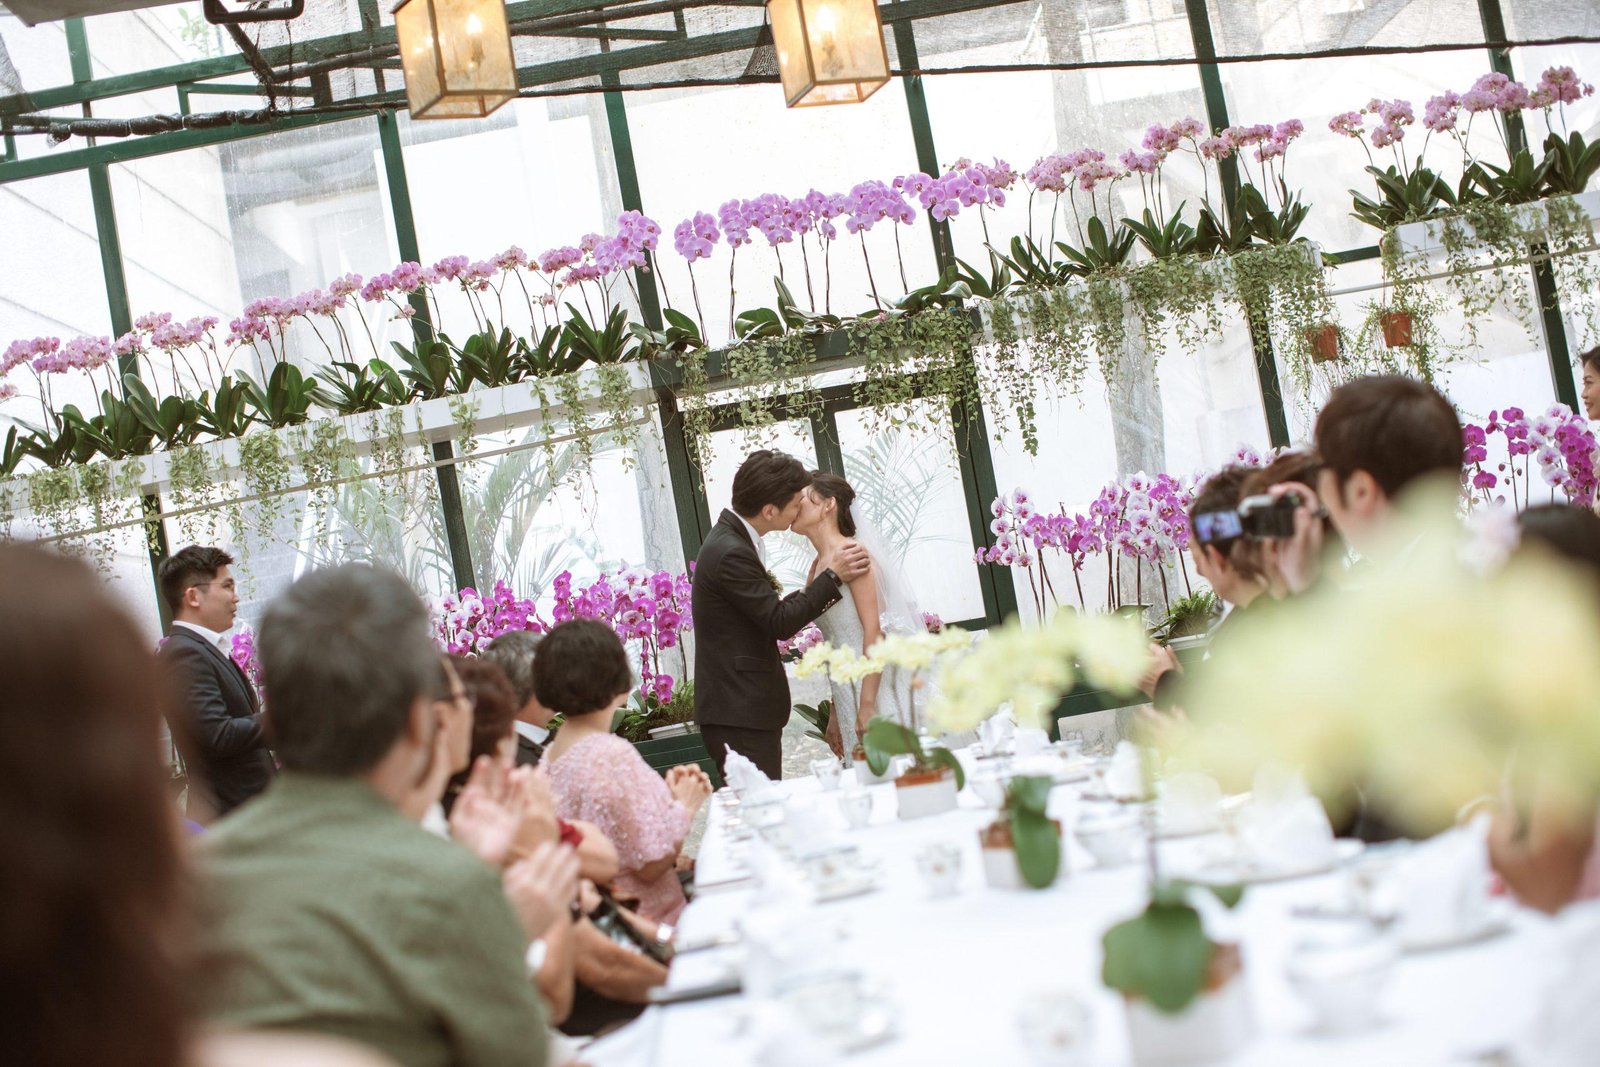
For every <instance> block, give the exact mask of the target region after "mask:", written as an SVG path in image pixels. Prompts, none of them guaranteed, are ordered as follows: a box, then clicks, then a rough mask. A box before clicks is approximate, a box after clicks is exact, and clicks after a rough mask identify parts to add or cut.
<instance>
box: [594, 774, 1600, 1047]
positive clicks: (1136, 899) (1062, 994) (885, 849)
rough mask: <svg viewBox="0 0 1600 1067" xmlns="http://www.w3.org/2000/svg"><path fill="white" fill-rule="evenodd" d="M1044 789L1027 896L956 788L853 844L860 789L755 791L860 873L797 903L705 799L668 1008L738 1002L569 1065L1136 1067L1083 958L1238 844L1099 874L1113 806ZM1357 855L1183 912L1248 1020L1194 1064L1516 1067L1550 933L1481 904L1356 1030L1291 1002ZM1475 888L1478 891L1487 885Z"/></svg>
mask: <svg viewBox="0 0 1600 1067" xmlns="http://www.w3.org/2000/svg"><path fill="white" fill-rule="evenodd" d="M959 755H960V758H961V760H962V763H963V765H964V766H966V767H968V768H976V767H977V766H978V765H979V763H980V761H981V760H982V759H983V756H982V753H980V752H979V751H978V750H977V747H976V746H974V747H973V748H971V749H968V750H964V751H962V752H960V753H959ZM1061 777H1062V778H1064V779H1066V780H1061V781H1059V782H1058V784H1056V785H1054V786H1053V788H1052V789H1051V791H1050V794H1049V804H1048V812H1049V815H1050V816H1051V817H1052V818H1055V819H1057V820H1059V821H1060V822H1061V824H1062V826H1063V827H1064V829H1065V832H1064V833H1063V849H1062V860H1061V868H1060V873H1059V875H1058V877H1057V879H1056V880H1055V882H1054V884H1052V885H1050V886H1048V887H1047V888H1043V889H1031V888H993V887H991V886H990V885H989V884H988V883H987V881H986V878H985V873H984V869H983V862H982V856H981V852H980V838H979V833H980V831H981V830H982V828H983V827H985V826H986V825H987V824H989V823H990V822H992V821H993V820H994V819H995V817H996V811H995V809H994V808H993V807H991V806H990V803H989V802H986V801H985V799H983V798H981V797H980V796H979V794H978V791H977V790H975V789H974V788H972V785H971V783H969V785H968V787H967V788H964V789H962V790H961V791H960V792H959V794H958V796H957V803H956V806H955V807H954V809H953V810H948V811H945V812H943V813H940V814H935V815H929V816H926V817H922V818H916V819H902V818H901V817H900V815H899V810H898V808H899V805H898V802H897V797H896V786H895V785H893V784H892V783H885V784H879V785H872V786H867V787H865V791H866V793H867V795H868V796H869V797H870V817H869V818H868V819H867V820H866V824H865V825H863V826H860V827H858V828H850V827H849V826H848V824H847V820H846V818H845V815H844V812H843V809H842V807H841V801H840V798H841V797H842V796H844V795H845V794H846V793H847V792H850V791H852V790H855V789H859V788H861V787H859V786H857V785H856V784H855V779H854V776H853V773H852V772H851V771H850V770H849V769H846V771H845V772H844V782H843V785H842V786H840V787H837V788H832V789H829V788H824V785H823V783H822V782H821V781H819V779H818V778H816V777H804V778H796V779H789V780H784V781H781V782H776V783H772V784H771V785H770V787H768V788H769V789H770V790H771V796H772V797H773V798H774V799H776V800H779V801H781V803H782V806H783V807H784V808H785V809H786V810H787V811H789V812H790V813H791V822H794V823H797V824H800V825H803V826H805V827H806V828H807V832H808V836H809V838H810V840H809V842H807V843H806V845H807V846H808V847H809V849H810V851H811V852H813V853H815V852H817V851H821V852H823V853H827V852H829V850H834V851H835V853H836V854H841V855H846V856H848V857H851V858H852V861H853V862H859V863H860V864H861V865H862V867H863V868H864V870H865V871H866V872H867V876H866V877H863V878H862V879H861V880H860V884H858V885H853V886H850V887H849V889H850V891H849V892H846V893H842V894H836V893H821V892H818V891H817V890H816V889H815V888H814V887H812V886H810V885H809V884H808V880H807V877H806V875H805V873H804V871H803V870H802V867H803V862H802V861H803V858H804V856H805V855H806V854H807V847H801V846H800V845H796V844H794V843H793V842H791V843H790V844H791V846H792V847H790V848H785V849H780V848H774V847H772V845H771V844H770V843H769V842H768V840H766V837H767V835H763V834H759V833H753V832H752V830H751V827H750V826H749V825H747V824H746V822H745V820H744V819H743V818H742V817H741V815H740V812H741V811H742V810H747V809H748V808H749V804H748V798H746V801H745V802H744V803H741V802H740V800H739V798H738V797H736V796H734V795H733V794H732V793H731V792H729V791H726V790H724V791H721V792H719V793H718V794H716V795H715V796H714V797H713V798H712V799H711V800H710V801H709V802H708V807H709V812H708V816H707V822H706V828H705V834H704V838H703V840H702V842H701V845H700V849H699V853H698V857H697V860H696V872H695V885H696V890H695V892H694V896H693V900H692V901H691V903H690V904H689V906H688V907H687V909H686V910H685V911H684V913H683V915H682V918H681V921H680V923H679V925H678V932H677V939H678V943H679V945H680V951H679V954H678V955H677V957H676V958H675V960H674V961H673V964H672V966H671V970H670V976H669V980H668V983H667V986H666V989H667V990H668V991H669V992H670V993H671V994H673V995H683V994H685V993H689V994H691V995H692V994H693V993H694V992H695V991H708V990H709V991H715V990H718V989H719V988H722V989H726V988H727V987H729V986H732V985H734V984H736V983H738V982H742V985H743V988H742V990H741V991H738V992H722V993H721V994H720V995H710V996H706V997H704V998H703V999H687V1000H684V1001H682V1002H678V1003H670V1004H662V1005H658V1006H654V1007H651V1008H650V1009H648V1010H647V1011H646V1012H645V1014H644V1015H643V1016H642V1017H640V1019H638V1020H637V1021H636V1022H634V1023H633V1024H632V1025H630V1026H629V1027H627V1028H626V1029H624V1030H623V1031H620V1032H618V1033H616V1034H613V1035H610V1036H608V1037H606V1038H603V1039H601V1040H600V1041H598V1042H596V1043H595V1044H593V1045H591V1046H590V1047H589V1049H587V1050H586V1051H585V1053H584V1055H583V1061H584V1062H585V1063H588V1064H592V1065H594V1067H624V1065H630V1067H631V1065H641V1067H643V1065H650V1067H707V1065H716V1067H757V1065H760V1067H781V1065H782V1064H784V1063H788V1062H794V1063H808V1064H816V1063H847V1064H852V1065H856V1064H859V1065H861V1067H888V1065H906V1067H912V1065H917V1067H931V1065H943V1064H950V1065H958V1064H962V1065H965V1064H971V1065H997V1067H1010V1065H1017V1067H1026V1065H1029V1064H1035V1063H1037V1064H1046V1063H1059V1064H1084V1065H1094V1067H1123V1065H1128V1064H1132V1063H1134V1060H1133V1059H1132V1051H1131V1047H1130V1036H1129V1023H1128V1003H1127V1000H1126V999H1125V997H1124V995H1123V994H1122V993H1121V992H1118V991H1116V990H1112V989H1108V988H1107V987H1106V986H1105V984H1104V983H1103V982H1102V980H1101V967H1102V963H1103V957H1104V951H1103V948H1102V938H1103V936H1104V934H1105V932H1106V930H1107V929H1108V928H1110V927H1111V926H1113V925H1114V924H1116V923H1118V922H1120V921H1122V920H1125V919H1128V918H1130V917H1133V916H1135V915H1137V914H1138V913H1139V912H1141V911H1142V910H1143V909H1144V907H1145V905H1146V903H1147V902H1148V901H1149V899H1150V886H1151V880H1152V872H1153V871H1155V872H1161V873H1162V874H1163V875H1166V876H1176V875H1177V874H1179V873H1181V872H1184V871H1200V872H1205V871H1206V870H1208V869H1214V868H1215V866H1216V864H1217V863H1218V862H1220V861H1219V857H1226V856H1227V855H1229V854H1230V851H1229V850H1230V849H1234V848H1236V844H1235V843H1234V842H1232V841H1230V840H1229V834H1228V833H1227V831H1226V830H1225V829H1216V830H1212V831H1209V832H1201V833H1191V834H1186V835H1181V836H1179V835H1172V836H1163V835H1161V834H1159V833H1157V834H1151V835H1149V837H1148V838H1146V837H1141V839H1140V841H1139V844H1138V847H1137V848H1136V849H1135V850H1134V855H1133V856H1131V857H1130V858H1129V860H1128V862H1124V863H1120V864H1116V865H1112V866H1109V867H1101V866H1099V865H1097V863H1096V862H1095V860H1094V858H1093V857H1092V856H1091V855H1090V853H1089V852H1088V851H1086V850H1085V849H1084V848H1083V847H1082V846H1081V844H1080V843H1079V842H1078V841H1077V840H1076V838H1075V836H1074V834H1073V832H1072V828H1073V827H1074V826H1075V825H1076V824H1077V823H1078V821H1079V820H1080V819H1085V818H1095V817H1101V816H1104V815H1106V814H1108V813H1111V814H1114V813H1116V812H1118V811H1122V810H1130V809H1131V808H1132V806H1131V805H1123V804H1119V802H1117V801H1112V800H1109V799H1108V798H1105V797H1103V796H1097V795H1095V794H1093V793H1090V792H1088V790H1089V789H1090V786H1091V783H1092V782H1094V781H1096V779H1094V778H1091V777H1087V776H1074V775H1071V774H1067V775H1063V776H1061ZM1074 778H1076V780H1073V779H1074ZM992 799H993V798H992V797H991V798H990V801H991V802H992ZM767 806H768V807H770V806H771V804H770V801H769V804H768V805H767ZM794 813H799V814H798V815H796V814H794ZM1144 825H1146V826H1148V825H1150V824H1149V823H1145V824H1144ZM1151 839H1153V853H1152V848H1151V844H1150V840H1151ZM1341 844H1344V843H1341ZM1360 847H1361V846H1359V845H1358V844H1354V843H1351V844H1350V845H1349V847H1348V848H1343V849H1341V851H1340V856H1341V859H1342V862H1335V863H1330V864H1329V865H1328V866H1327V869H1325V870H1322V871H1320V872H1318V873H1311V874H1306V875H1304V876H1301V877H1285V878H1278V879H1261V880H1255V881H1256V882H1257V884H1248V885H1247V886H1246V887H1245V891H1244V894H1243V897H1242V899H1240V900H1239V902H1238V903H1237V905H1236V906H1235V907H1233V908H1232V909H1231V910H1230V909H1228V908H1225V907H1223V906H1221V905H1220V904H1216V905H1215V906H1208V907H1205V908H1204V910H1203V915H1204V916H1205V921H1206V924H1207V934H1208V936H1210V937H1212V938H1213V939H1214V940H1217V941H1227V942H1232V943H1236V944H1237V945H1238V946H1239V952H1240V957H1241V960H1242V971H1241V972H1240V977H1239V979H1238V980H1239V981H1242V982H1243V983H1244V998H1245V1003H1246V1008H1247V1012H1248V1021H1249V1036H1248V1038H1247V1039H1246V1040H1244V1041H1243V1042H1241V1043H1240V1044H1239V1046H1238V1047H1237V1048H1236V1049H1235V1050H1233V1051H1232V1052H1230V1053H1228V1054H1227V1055H1225V1056H1223V1057H1222V1058H1221V1059H1220V1060H1217V1061H1215V1062H1223V1063H1228V1064H1237V1065H1251V1067H1284V1065H1297V1067H1298V1065H1304V1067H1319V1065H1327V1067H1349V1065H1355V1064H1362V1065H1376V1064H1383V1065H1388V1064H1396V1065H1402V1064H1403V1065H1426V1064H1473V1063H1478V1064H1495V1063H1512V1062H1516V1061H1514V1060H1512V1059H1511V1058H1509V1056H1508V1051H1507V1050H1508V1049H1510V1048H1511V1047H1512V1046H1513V1044H1514V1043H1515V1042H1516V1040H1517V1039H1518V1037H1519V1035H1521V1034H1524V1033H1526V1032H1527V1031H1528V1030H1529V1028H1530V1027H1532V1026H1534V1025H1535V1024H1536V1023H1537V1019H1538V1013H1539V1010H1540V1006H1541V997H1542V991H1543V990H1544V989H1545V984H1546V983H1545V979H1546V976H1547V975H1548V974H1549V973H1550V968H1549V961H1550V960H1551V959H1553V958H1555V957H1554V956H1553V955H1552V954H1553V953H1554V952H1556V950H1557V947H1558V946H1557V941H1558V939H1559V937H1560V934H1559V931H1558V928H1557V927H1556V926H1555V925H1554V924H1553V923H1552V922H1551V921H1550V920H1549V919H1547V918H1546V917H1545V916H1543V915H1542V914H1539V913H1536V912H1532V911H1530V910H1527V909H1523V908H1520V907H1517V906H1516V905H1515V904H1514V903H1513V902H1511V901H1510V900H1508V899H1502V900H1498V901H1497V904H1498V905H1499V908H1500V911H1499V912H1498V915H1499V920H1498V921H1497V922H1496V923H1495V924H1494V925H1493V927H1492V928H1491V929H1488V930H1486V931H1483V932H1481V933H1479V934H1477V935H1475V936H1471V937H1463V938H1461V939H1460V940H1459V942H1457V943H1451V942H1449V941H1447V942H1446V943H1444V944H1435V945H1432V946H1429V947H1428V948H1427V949H1426V950H1420V949H1413V950H1405V951H1399V952H1398V953H1397V955H1395V956H1394V957H1393V963H1392V965H1390V966H1389V967H1388V968H1387V969H1386V973H1385V974H1384V975H1383V976H1382V977H1381V979H1380V986H1381V988H1379V989H1378V990H1377V992H1376V993H1375V997H1376V1007H1375V1009H1374V1010H1373V1011H1372V1012H1371V1015H1370V1018H1367V1019H1364V1020H1362V1021H1360V1023H1359V1025H1355V1026H1349V1025H1337V1026H1335V1025H1333V1024H1332V1023H1331V1022H1330V1021H1329V1020H1327V1019H1325V1018H1323V1017H1322V1016H1321V1015H1319V1012H1318V1011H1317V1010H1316V1008H1315V1007H1314V1006H1313V1005H1312V1004H1311V1003H1309V1002H1308V1001H1307V1000H1306V999H1305V998H1303V997H1302V996H1300V995H1298V994H1297V992H1296V987H1295V986H1294V984H1293V983H1292V982H1291V980H1290V975H1289V967H1290V962H1291V958H1292V956H1293V955H1294V953H1295V952H1296V949H1297V946H1300V945H1302V944H1303V943H1304V942H1305V941H1306V939H1307V938H1312V939H1315V938H1317V937H1319V936H1322V935H1324V934H1326V933H1327V931H1329V930H1330V929H1335V930H1336V929H1338V928H1340V927H1341V925H1343V926H1349V925H1351V924H1361V923H1364V922H1366V920H1365V919H1364V918H1363V917H1362V916H1361V914H1360V913H1359V912H1358V911H1355V910H1354V909H1353V905H1352V898H1353V893H1354V890H1353V886H1352V869H1353V867H1354V863H1353V862H1350V861H1348V857H1349V856H1350V855H1351V853H1352V852H1353V851H1356V850H1359V849H1360ZM1405 847H1407V846H1406V845H1405V844H1404V843H1401V844H1396V845H1384V846H1378V848H1381V849H1388V850H1396V849H1404V848H1405ZM930 848H932V849H934V850H936V851H937V850H939V849H943V851H944V852H945V853H946V854H954V855H955V856H958V857H959V859H958V862H959V876H958V877H957V878H956V880H955V886H954V891H953V892H948V893H945V894H940V893H938V892H936V891H935V890H934V887H933V886H931V885H930V883H929V882H928V880H927V879H926V878H925V876H924V873H923V872H922V871H920V870H919V865H918V857H919V854H923V853H926V852H927V851H928V850H929V849H930ZM838 850H843V852H838ZM786 853H787V854H788V855H786ZM795 857H798V859H797V858H795ZM1483 874H1484V877H1485V878H1488V877H1490V876H1489V872H1488V870H1487V865H1486V863H1485V866H1484V871H1483ZM1245 880H1246V881H1252V880H1251V879H1245ZM1191 892H1192V893H1195V894H1197V895H1201V896H1204V895H1206V894H1204V893H1201V892H1200V891H1198V890H1193V891H1191ZM1368 925H1369V926H1370V924H1368ZM758 957H759V958H758ZM816 974H822V975H824V976H826V975H828V974H833V975H845V976H849V978H850V980H851V981H852V982H853V983H855V984H853V985H847V986H845V987H844V988H846V989H850V990H857V991H859V995H860V997H861V998H862V1001H863V1004H862V1006H861V1010H862V1020H861V1022H860V1024H859V1026H858V1027H857V1028H856V1029H852V1030H850V1031H849V1035H850V1037H851V1040H849V1041H846V1042H840V1041H838V1040H832V1041H830V1040H829V1039H828V1038H830V1037H832V1038H835V1039H836V1038H837V1037H838V1032H837V1028H836V1027H835V1029H833V1030H829V1029H828V1026H833V1025H834V1024H835V1021H833V1020H831V1015H832V1014H836V1013H837V1012H838V1010H839V1006H838V1005H837V1004H829V1003H828V1002H827V1001H826V1000H823V1001H821V1002H820V1005H821V1007H820V1010H823V1011H825V1012H828V1013H830V1019H829V1020H820V1021H819V1020H816V1019H811V1018H808V1017H807V1010H808V1009H812V1010H819V1009H818V1004H819V1002H817V1001H816V1000H815V999H813V1000H809V1001H808V1000H806V999H805V998H803V997H801V998H796V997H793V996H792V995H791V996H787V997H786V996H785V989H784V987H785V985H786V982H787V980H789V979H795V980H796V981H797V982H798V984H800V985H801V986H802V987H803V986H804V984H805V982H804V980H803V976H805V975H816ZM1057 1019H1072V1020H1076V1021H1075V1022H1074V1023H1073V1025H1074V1027H1075V1030H1074V1033H1075V1036H1074V1037H1073V1039H1072V1041H1071V1043H1070V1047H1068V1048H1063V1047H1061V1046H1060V1044H1059V1041H1058V1044H1057V1045H1055V1046H1045V1047H1041V1046H1040V1045H1039V1044H1038V1042H1037V1041H1035V1040H1033V1039H1032V1038H1033V1035H1034V1034H1035V1033H1036V1032H1037V1030H1038V1028H1039V1024H1040V1023H1041V1022H1043V1023H1049V1022H1050V1021H1051V1020H1057ZM814 1023H826V1024H827V1025H816V1026H813V1024H814ZM858 1031H859V1032H858ZM819 1035H820V1036H819ZM1595 1055H1596V1057H1597V1058H1596V1061H1595V1062H1600V1052H1596V1054H1595Z"/></svg>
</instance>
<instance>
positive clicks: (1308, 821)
mask: <svg viewBox="0 0 1600 1067" xmlns="http://www.w3.org/2000/svg"><path fill="white" fill-rule="evenodd" d="M1237 825H1238V831H1239V850H1240V859H1241V860H1243V861H1244V862H1245V863H1247V864H1248V865H1250V866H1251V867H1253V868H1255V869H1256V870H1262V871H1277V870H1309V869H1312V868H1315V867H1319V866H1322V865H1324V864H1328V863H1331V862H1332V861H1333V857H1334V847H1333V827H1332V826H1330V825H1329V824H1328V813H1327V812H1326V811H1325V810H1323V807H1322V802H1321V801H1319V800H1317V798H1316V797H1314V796H1312V795H1311V792H1310V790H1308V789H1307V788H1306V783H1305V780H1304V779H1303V778H1301V777H1300V775H1298V774H1296V773H1294V772H1293V771H1288V770H1285V769H1283V768H1279V767H1263V768H1261V770H1259V771H1257V772H1256V779H1255V789H1254V791H1253V792H1252V793H1251V799H1250V803H1249V804H1247V805H1245V807H1244V808H1243V809H1242V810H1241V811H1240V812H1239V816H1238V823H1237Z"/></svg>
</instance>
